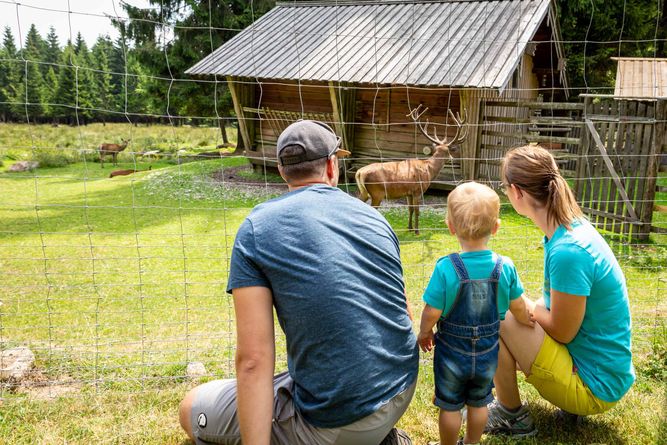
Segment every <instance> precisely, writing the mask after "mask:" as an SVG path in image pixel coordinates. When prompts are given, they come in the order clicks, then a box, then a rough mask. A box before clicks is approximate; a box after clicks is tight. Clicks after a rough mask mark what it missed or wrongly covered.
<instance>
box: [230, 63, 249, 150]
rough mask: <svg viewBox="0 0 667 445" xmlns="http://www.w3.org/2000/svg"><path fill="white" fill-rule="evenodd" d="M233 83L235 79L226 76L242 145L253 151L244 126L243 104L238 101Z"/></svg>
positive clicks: (237, 93) (237, 94) (246, 128)
mask: <svg viewBox="0 0 667 445" xmlns="http://www.w3.org/2000/svg"><path fill="white" fill-rule="evenodd" d="M235 81H236V79H234V78H233V77H232V76H227V84H228V85H229V92H230V93H231V94H232V102H234V111H235V112H236V118H237V120H238V124H239V130H240V133H241V137H242V138H243V145H245V148H246V149H247V150H254V147H253V146H252V140H251V139H250V133H249V132H248V126H247V125H246V121H245V115H244V114H243V104H242V103H241V101H240V97H239V92H238V90H237V88H236V86H235V85H234V82H235Z"/></svg>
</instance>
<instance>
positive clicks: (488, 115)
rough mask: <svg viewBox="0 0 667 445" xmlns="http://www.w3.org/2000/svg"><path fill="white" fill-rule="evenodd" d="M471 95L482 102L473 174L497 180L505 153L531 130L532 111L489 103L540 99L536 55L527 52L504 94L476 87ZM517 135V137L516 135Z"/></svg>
mask: <svg viewBox="0 0 667 445" xmlns="http://www.w3.org/2000/svg"><path fill="white" fill-rule="evenodd" d="M471 94H472V96H473V97H474V101H475V102H477V103H478V105H477V113H478V115H479V118H478V119H477V121H478V128H477V138H476V139H477V140H476V141H475V146H474V148H475V151H474V152H471V153H470V157H471V158H473V159H474V160H475V162H474V164H473V168H472V170H471V172H470V174H471V177H472V178H474V179H476V180H479V181H485V182H489V183H493V182H497V181H499V178H500V162H501V161H502V158H503V157H504V156H505V153H506V152H507V150H509V149H510V148H511V147H515V146H517V145H519V144H521V143H522V142H523V140H522V139H521V137H520V135H521V134H525V133H527V132H528V125H527V124H526V123H525V119H526V118H527V117H528V114H529V111H528V110H527V109H525V108H522V107H514V106H504V105H492V104H490V103H489V102H490V101H493V100H498V101H529V100H537V98H538V94H539V84H538V79H537V76H536V75H535V74H534V73H533V58H532V56H530V55H528V54H524V55H523V59H522V62H521V65H520V66H519V68H518V69H517V74H516V75H515V76H514V78H513V79H512V81H511V82H510V84H509V86H508V88H506V89H505V91H503V92H502V93H501V94H498V92H496V91H493V90H476V91H474V92H472V93H471ZM521 121H523V122H521ZM513 134H516V135H517V136H516V137H513V136H512V135H513Z"/></svg>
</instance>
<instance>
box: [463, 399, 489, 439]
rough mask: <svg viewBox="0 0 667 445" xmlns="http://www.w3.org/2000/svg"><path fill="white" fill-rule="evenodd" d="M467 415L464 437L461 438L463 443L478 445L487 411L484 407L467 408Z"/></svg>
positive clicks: (487, 415)
mask: <svg viewBox="0 0 667 445" xmlns="http://www.w3.org/2000/svg"><path fill="white" fill-rule="evenodd" d="M467 413H468V414H467V418H466V435H465V437H464V438H463V443H464V444H467V443H478V442H479V441H480V440H481V438H482V432H483V431H484V427H485V426H486V420H487V418H488V417H489V410H488V409H487V408H486V406H482V407H474V406H468V409H467Z"/></svg>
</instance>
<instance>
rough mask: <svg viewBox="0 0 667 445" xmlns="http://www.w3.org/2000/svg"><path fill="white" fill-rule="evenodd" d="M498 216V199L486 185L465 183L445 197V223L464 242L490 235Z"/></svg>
mask: <svg viewBox="0 0 667 445" xmlns="http://www.w3.org/2000/svg"><path fill="white" fill-rule="evenodd" d="M499 214H500V198H499V197H498V194H497V193H496V192H494V191H493V190H492V189H491V188H489V187H487V186H486V185H483V184H480V183H478V182H466V183H464V184H461V185H459V186H458V187H456V188H455V189H454V190H453V191H452V192H451V193H450V194H449V196H448V197H447V221H448V222H449V224H450V225H451V226H452V228H453V229H454V231H455V232H456V234H457V235H458V236H459V237H460V238H462V239H464V240H478V239H483V238H486V237H488V236H490V235H491V232H492V231H493V229H494V228H495V227H496V222H497V221H498V215H499Z"/></svg>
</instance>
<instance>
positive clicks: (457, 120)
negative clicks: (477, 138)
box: [407, 104, 468, 146]
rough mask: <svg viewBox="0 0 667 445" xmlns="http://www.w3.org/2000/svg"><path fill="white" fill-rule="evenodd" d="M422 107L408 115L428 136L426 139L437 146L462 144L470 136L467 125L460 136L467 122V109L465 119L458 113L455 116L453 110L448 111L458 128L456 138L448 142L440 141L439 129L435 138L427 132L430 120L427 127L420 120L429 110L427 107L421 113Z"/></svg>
mask: <svg viewBox="0 0 667 445" xmlns="http://www.w3.org/2000/svg"><path fill="white" fill-rule="evenodd" d="M422 105H423V104H419V106H418V107H417V108H415V109H414V110H410V114H408V115H407V116H410V117H411V118H412V120H413V121H414V122H415V124H416V125H417V126H418V127H419V129H420V130H421V132H422V133H423V134H424V136H426V138H427V139H428V140H429V141H431V142H433V143H434V144H436V145H447V146H449V145H452V144H460V143H461V142H463V141H464V140H465V138H466V136H468V126H467V125H465V129H464V131H463V134H462V135H461V134H460V133H461V128H462V127H463V126H464V124H465V121H466V119H467V111H466V110H465V109H464V110H463V119H461V115H460V114H459V113H458V112H456V116H454V113H452V110H450V109H448V110H447V112H448V115H449V117H451V118H452V120H453V121H454V123H456V126H457V128H456V134H455V135H454V138H453V139H452V140H451V141H449V142H447V138H445V139H440V138H439V137H438V131H437V129H434V130H433V135H434V136H431V135H430V134H428V131H427V128H428V124H429V122H428V119H427V120H426V124H425V125H422V124H421V121H420V120H419V118H420V117H422V115H423V114H424V113H426V111H427V110H428V107H426V108H424V111H422V112H421V113H420V112H419V110H421V107H422Z"/></svg>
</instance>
